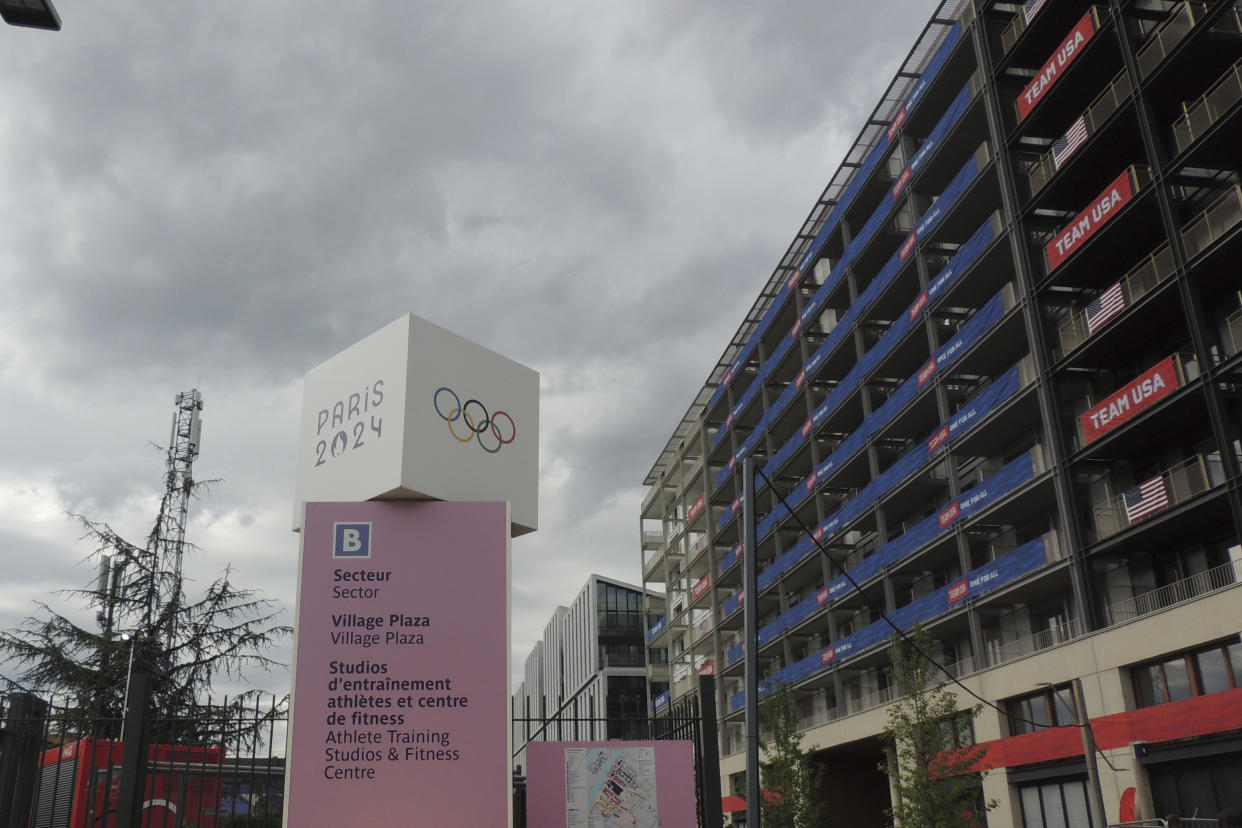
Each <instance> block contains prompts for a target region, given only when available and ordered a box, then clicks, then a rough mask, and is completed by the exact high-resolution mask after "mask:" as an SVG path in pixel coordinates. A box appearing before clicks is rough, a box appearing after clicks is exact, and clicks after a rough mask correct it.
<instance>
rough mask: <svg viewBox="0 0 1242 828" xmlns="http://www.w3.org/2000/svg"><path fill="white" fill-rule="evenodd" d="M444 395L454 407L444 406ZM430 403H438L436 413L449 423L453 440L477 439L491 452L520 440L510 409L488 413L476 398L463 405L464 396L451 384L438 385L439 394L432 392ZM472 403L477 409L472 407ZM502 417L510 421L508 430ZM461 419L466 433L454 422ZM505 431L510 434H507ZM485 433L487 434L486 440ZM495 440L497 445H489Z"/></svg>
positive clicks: (462, 441) (485, 449)
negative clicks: (450, 399) (504, 426)
mask: <svg viewBox="0 0 1242 828" xmlns="http://www.w3.org/2000/svg"><path fill="white" fill-rule="evenodd" d="M441 394H447V395H449V396H451V397H452V398H453V407H452V408H450V409H448V411H447V412H446V411H445V410H444V407H445V406H446V405H447V402H448V400H447V399H445V402H444V403H441V402H440V400H441V396H440V395H441ZM431 402H432V404H433V405H434V406H435V409H436V413H437V414H439V415H440V419H442V420H444V421H446V422H447V423H448V430H449V434H452V435H453V439H454V440H456V441H457V442H459V443H469V442H470V441H471V440H474V441H475V442H477V443H478V444H479V447H480V448H481V449H483V450H484V451H486V452H487V453H488V454H495V453H496V452H498V451H500V447H501V446H507V445H509V444H510V443H512V442H513V441H514V440H515V439H517V425H516V424H514V422H513V418H512V417H511V416H509V414H508V412H505V411H497V412H495V413H492V414H489V413H488V411H487V406H485V405H483V403H481V402H479V401H478V400H476V399H469V400H466V402H465V404H464V405H463V404H462V401H461V397H459V396H457V392H456V391H454V390H453V389H452V388H449V387H448V386H445V385H442V386H440V387H439V388H437V389H436V393H435V394H434V395H432V398H431ZM472 405H473V406H474V408H471V407H470V406H472ZM501 418H504V419H505V420H507V421H508V424H509V425H508V428H507V429H506V428H502V427H501V424H500V420H501ZM458 420H460V421H462V424H463V425H464V426H465V433H464V435H463V434H459V433H458V431H459V430H460V428H459V427H458V426H454V425H453V424H454V423H456V422H457V421H458ZM506 432H507V433H508V436H505V435H506ZM485 435H486V436H487V441H486V442H484V436H485ZM493 440H494V441H495V445H494V446H493V445H489V444H490V443H492V441H493Z"/></svg>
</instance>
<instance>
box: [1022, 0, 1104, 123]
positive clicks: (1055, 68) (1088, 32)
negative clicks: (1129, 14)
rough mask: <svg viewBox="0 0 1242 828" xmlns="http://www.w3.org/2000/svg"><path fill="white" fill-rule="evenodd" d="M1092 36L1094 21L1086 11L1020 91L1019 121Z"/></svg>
mask: <svg viewBox="0 0 1242 828" xmlns="http://www.w3.org/2000/svg"><path fill="white" fill-rule="evenodd" d="M1093 34H1095V19H1094V18H1093V17H1092V16H1091V12H1089V11H1088V12H1087V13H1086V14H1084V15H1083V16H1082V19H1081V20H1079V21H1078V23H1077V25H1075V26H1074V28H1073V30H1072V31H1071V32H1070V33H1069V36H1067V37H1066V38H1065V40H1063V41H1061V45H1060V47H1059V48H1058V49H1057V50H1056V52H1055V53H1054V54H1053V55H1052V57H1050V58H1048V62H1047V63H1045V64H1044V65H1043V68H1042V69H1040V70H1039V73H1038V74H1037V75H1035V77H1034V78H1032V79H1031V82H1030V83H1028V84H1027V85H1026V89H1023V90H1022V94H1021V95H1019V96H1018V100H1017V101H1016V103H1017V105H1018V120H1019V121H1021V120H1024V119H1025V118H1026V116H1027V115H1030V114H1031V110H1032V109H1034V108H1035V105H1036V104H1037V103H1039V102H1040V101H1041V100H1043V97H1044V93H1045V92H1047V91H1048V90H1049V89H1051V88H1052V85H1053V84H1054V83H1056V82H1057V79H1058V78H1060V77H1061V75H1062V74H1064V72H1065V70H1066V69H1067V68H1068V67H1069V65H1070V64H1071V63H1073V62H1074V58H1076V57H1078V55H1079V54H1081V53H1082V48H1083V46H1084V45H1086V43H1087V41H1088V40H1090V39H1091V36H1092V35H1093Z"/></svg>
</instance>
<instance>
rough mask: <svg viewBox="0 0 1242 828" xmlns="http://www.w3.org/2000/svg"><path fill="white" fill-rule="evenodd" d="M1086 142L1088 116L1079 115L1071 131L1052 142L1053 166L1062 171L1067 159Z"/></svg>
mask: <svg viewBox="0 0 1242 828" xmlns="http://www.w3.org/2000/svg"><path fill="white" fill-rule="evenodd" d="M1086 140H1087V119H1086V116H1084V115H1079V116H1078V120H1077V121H1074V125H1073V126H1072V127H1070V128H1069V131H1068V132H1066V133H1065V134H1064V135H1062V136H1061V137H1060V138H1058V139H1057V140H1055V141H1053V142H1052V165H1053V166H1054V167H1056V168H1057V169H1058V170H1059V169H1061V165H1062V164H1064V163H1065V161H1066V159H1067V158H1069V157H1070V156H1071V155H1073V154H1074V150H1076V149H1078V148H1079V147H1081V146H1082V145H1083V144H1084V143H1085V142H1086Z"/></svg>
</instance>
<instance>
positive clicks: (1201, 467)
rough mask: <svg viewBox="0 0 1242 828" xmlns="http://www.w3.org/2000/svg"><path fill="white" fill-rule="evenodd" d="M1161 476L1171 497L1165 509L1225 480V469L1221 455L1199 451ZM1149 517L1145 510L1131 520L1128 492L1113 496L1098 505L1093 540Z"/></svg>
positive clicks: (1107, 535)
mask: <svg viewBox="0 0 1242 828" xmlns="http://www.w3.org/2000/svg"><path fill="white" fill-rule="evenodd" d="M1160 476H1161V478H1162V479H1163V482H1164V492H1165V496H1166V497H1167V498H1168V506H1165V507H1162V508H1161V509H1160V511H1164V510H1165V509H1172V508H1173V507H1174V506H1176V505H1178V504H1179V503H1184V502H1185V501H1187V500H1189V499H1190V498H1192V497H1194V496H1195V495H1197V494H1201V493H1203V492H1206V491H1207V490H1208V489H1210V488H1212V487H1213V486H1216V485H1218V484H1219V483H1221V482H1222V481H1223V480H1224V469H1223V467H1222V465H1221V460H1220V458H1219V457H1213V456H1206V457H1205V456H1203V455H1199V456H1196V457H1191V458H1190V459H1188V460H1185V461H1183V462H1181V463H1179V464H1177V465H1176V466H1174V467H1173V468H1171V469H1168V470H1167V471H1164V472H1162V473H1161V475H1160ZM1147 517H1148V514H1144V515H1143V516H1142V517H1136V518H1134V519H1133V520H1131V519H1130V516H1129V513H1128V510H1127V508H1126V502H1125V495H1124V494H1121V495H1118V496H1116V497H1114V498H1111V499H1110V500H1109V501H1108V502H1107V503H1105V504H1104V505H1103V506H1097V507H1096V508H1095V510H1094V513H1093V519H1094V529H1093V531H1092V532H1091V533H1090V534H1091V535H1092V542H1095V541H1100V540H1103V539H1104V538H1107V537H1111V536H1112V535H1115V534H1117V533H1118V532H1120V531H1121V530H1122V529H1125V528H1127V527H1129V526H1132V525H1134V524H1135V523H1138V522H1140V521H1142V520H1144V519H1146V518H1147Z"/></svg>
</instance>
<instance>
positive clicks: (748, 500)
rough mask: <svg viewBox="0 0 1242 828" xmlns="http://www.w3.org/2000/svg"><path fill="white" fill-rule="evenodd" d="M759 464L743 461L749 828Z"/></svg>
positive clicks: (753, 791) (755, 709) (750, 825)
mask: <svg viewBox="0 0 1242 828" xmlns="http://www.w3.org/2000/svg"><path fill="white" fill-rule="evenodd" d="M755 557H756V553H755V461H754V458H752V457H747V458H746V459H745V460H743V461H742V567H743V575H742V590H743V594H742V611H743V618H744V620H743V624H744V626H745V635H744V638H745V643H744V644H743V646H744V647H745V650H746V652H745V654H744V655H745V659H746V662H745V663H746V674H745V676H746V677H745V682H746V828H759V661H758V659H759V612H758V610H759V607H758V601H757V599H758V597H759V596H758V595H756V594H755V593H756V592H757V591H758V590H756V588H755V581H756V579H757V578H758V567H757V566H756V564H755Z"/></svg>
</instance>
